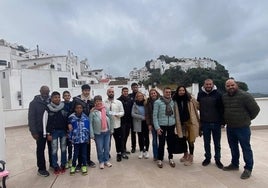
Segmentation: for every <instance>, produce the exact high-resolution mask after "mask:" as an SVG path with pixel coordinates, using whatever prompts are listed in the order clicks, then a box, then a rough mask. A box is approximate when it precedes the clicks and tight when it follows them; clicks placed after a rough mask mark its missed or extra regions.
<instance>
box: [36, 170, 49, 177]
mask: <svg viewBox="0 0 268 188" xmlns="http://www.w3.org/2000/svg"><path fill="white" fill-rule="evenodd" d="M37 175H39V176H42V177H48V176H49V172H48V171H47V170H38V171H37Z"/></svg>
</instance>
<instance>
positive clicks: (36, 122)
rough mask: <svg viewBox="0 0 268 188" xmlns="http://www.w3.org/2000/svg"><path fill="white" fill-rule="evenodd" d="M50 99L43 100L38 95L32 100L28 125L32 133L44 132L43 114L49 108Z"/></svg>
mask: <svg viewBox="0 0 268 188" xmlns="http://www.w3.org/2000/svg"><path fill="white" fill-rule="evenodd" d="M48 103H49V100H46V101H44V100H42V98H41V96H40V95H36V96H35V97H34V99H33V100H32V101H31V102H30V105H29V110H28V125H29V130H30V132H31V134H32V135H34V134H39V133H42V134H43V114H44V112H45V110H46V109H47V104H48Z"/></svg>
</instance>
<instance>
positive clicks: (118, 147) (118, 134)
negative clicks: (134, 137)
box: [113, 127, 123, 153]
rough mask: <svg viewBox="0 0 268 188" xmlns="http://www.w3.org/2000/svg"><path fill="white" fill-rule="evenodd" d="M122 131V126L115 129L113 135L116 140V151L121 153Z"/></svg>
mask: <svg viewBox="0 0 268 188" xmlns="http://www.w3.org/2000/svg"><path fill="white" fill-rule="evenodd" d="M121 133H122V130H121V127H119V128H116V129H114V133H113V137H114V142H115V148H116V153H121V152H122V150H123V148H122V137H121Z"/></svg>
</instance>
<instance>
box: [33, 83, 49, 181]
mask: <svg viewBox="0 0 268 188" xmlns="http://www.w3.org/2000/svg"><path fill="white" fill-rule="evenodd" d="M49 92H50V91H49V87H48V86H42V87H41V88H40V95H36V96H35V97H34V99H33V100H32V101H31V102H30V105H29V111H28V125H29V130H30V132H31V135H32V137H33V138H34V139H35V141H36V159H37V167H38V171H37V174H38V175H39V176H43V177H47V176H49V172H48V171H47V169H46V160H45V153H44V152H45V148H46V144H47V146H48V157H49V164H50V166H51V167H52V158H51V141H48V140H47V135H46V129H45V126H44V125H43V114H44V112H45V110H46V108H47V105H48V104H49V103H50V96H49Z"/></svg>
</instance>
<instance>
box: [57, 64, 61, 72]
mask: <svg viewBox="0 0 268 188" xmlns="http://www.w3.org/2000/svg"><path fill="white" fill-rule="evenodd" d="M57 71H61V64H60V63H58V64H57Z"/></svg>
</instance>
